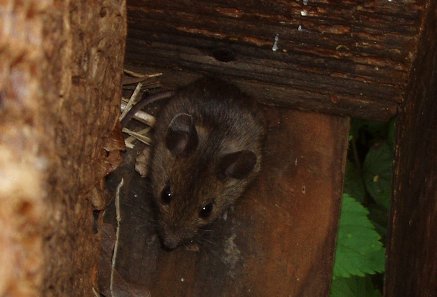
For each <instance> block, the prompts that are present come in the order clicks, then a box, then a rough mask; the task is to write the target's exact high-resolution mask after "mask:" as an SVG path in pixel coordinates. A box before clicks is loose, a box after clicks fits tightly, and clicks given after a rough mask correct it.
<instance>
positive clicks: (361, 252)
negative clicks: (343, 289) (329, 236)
mask: <svg viewBox="0 0 437 297" xmlns="http://www.w3.org/2000/svg"><path fill="white" fill-rule="evenodd" d="M368 213H369V212H368V210H367V209H366V208H364V207H363V206H362V205H361V204H360V203H359V202H358V201H356V200H355V199H354V198H352V197H350V196H349V195H347V194H344V195H343V206H342V212H341V217H340V225H339V231H338V243H337V250H336V261H335V265H334V278H337V277H350V276H352V275H355V276H364V275H366V274H374V273H377V272H382V271H383V270H384V247H383V246H382V243H381V242H380V241H379V240H380V236H379V234H378V233H377V232H376V231H375V227H374V226H373V224H372V222H371V221H370V220H369V218H368V217H367V215H368Z"/></svg>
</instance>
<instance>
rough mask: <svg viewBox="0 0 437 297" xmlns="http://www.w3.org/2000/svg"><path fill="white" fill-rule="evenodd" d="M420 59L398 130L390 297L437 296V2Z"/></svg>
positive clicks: (387, 290) (387, 287) (430, 4)
mask: <svg viewBox="0 0 437 297" xmlns="http://www.w3.org/2000/svg"><path fill="white" fill-rule="evenodd" d="M427 9H428V15H427V19H426V22H424V24H423V27H422V30H423V35H422V37H421V38H422V39H421V42H420V47H419V54H418V57H417V61H416V62H415V69H414V72H413V74H412V76H411V80H410V84H409V86H408V92H407V95H406V96H407V97H406V99H407V104H406V105H405V106H404V108H403V110H402V112H401V114H400V117H399V121H398V125H397V129H398V130H397V144H396V161H395V175H394V176H395V178H394V190H393V200H392V211H391V220H390V223H391V230H390V237H389V244H388V264H387V275H386V284H385V296H387V297H399V296H408V297H431V296H436V294H437V265H436V263H437V252H436V251H437V237H436V232H437V172H436V169H437V137H436V136H437V134H436V131H437V3H436V1H427Z"/></svg>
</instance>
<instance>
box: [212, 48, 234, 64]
mask: <svg viewBox="0 0 437 297" xmlns="http://www.w3.org/2000/svg"><path fill="white" fill-rule="evenodd" d="M212 56H213V57H214V59H216V60H217V61H220V62H231V61H234V60H235V54H234V52H233V51H232V50H230V49H226V48H218V49H215V50H214V51H213V52H212Z"/></svg>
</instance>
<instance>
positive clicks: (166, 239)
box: [161, 230, 181, 250]
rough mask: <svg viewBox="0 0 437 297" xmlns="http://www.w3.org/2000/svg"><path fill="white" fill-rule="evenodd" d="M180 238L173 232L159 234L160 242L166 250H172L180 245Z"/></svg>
mask: <svg viewBox="0 0 437 297" xmlns="http://www.w3.org/2000/svg"><path fill="white" fill-rule="evenodd" d="M180 241H181V240H180V237H179V236H178V235H177V234H176V233H173V232H168V231H164V230H163V232H161V242H162V244H163V245H164V247H166V248H167V249H170V250H173V249H175V248H176V247H177V246H178V245H179V244H180Z"/></svg>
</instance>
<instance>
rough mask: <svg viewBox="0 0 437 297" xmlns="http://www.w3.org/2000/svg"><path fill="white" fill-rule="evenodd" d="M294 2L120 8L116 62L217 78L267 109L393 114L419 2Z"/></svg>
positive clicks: (174, 3)
mask: <svg viewBox="0 0 437 297" xmlns="http://www.w3.org/2000/svg"><path fill="white" fill-rule="evenodd" d="M303 2H305V1H302V2H301V1H299V2H295V1H273V2H272V1H262V0H258V1H250V2H244V3H243V2H241V1H231V0H227V1H138V0H136V1H134V0H131V1H128V6H127V7H128V27H129V31H128V40H127V55H126V62H127V64H128V65H132V66H137V67H144V68H146V69H147V67H157V68H162V69H167V70H171V71H176V72H179V71H181V72H179V73H178V76H179V77H182V76H185V75H187V74H186V73H188V72H191V73H201V74H205V73H208V74H215V75H219V76H222V77H223V76H224V77H227V78H229V79H230V80H233V81H235V82H236V83H237V84H239V85H240V87H242V88H243V89H245V90H246V92H248V93H250V94H251V95H253V96H255V97H256V98H257V99H259V100H260V101H262V102H268V103H269V104H276V105H284V106H292V107H297V108H301V109H309V110H318V111H323V112H329V113H338V114H343V115H352V116H356V117H362V118H371V119H387V118H389V117H391V116H392V115H394V114H396V112H397V106H398V104H399V103H400V102H402V98H403V92H404V90H405V87H406V84H407V80H408V75H409V71H410V67H411V62H412V60H413V58H414V56H415V49H416V43H417V38H416V37H417V34H418V28H419V23H420V19H421V16H422V14H423V3H422V2H421V1H417V2H408V3H404V2H402V3H400V2H399V3H397V2H395V1H393V2H390V1H384V2H378V3H373V2H372V3H367V2H366V1H358V2H357V1H337V2H336V1H329V2H327V1H307V2H305V3H307V4H306V5H305V4H304V3H303ZM164 83H165V80H164Z"/></svg>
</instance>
